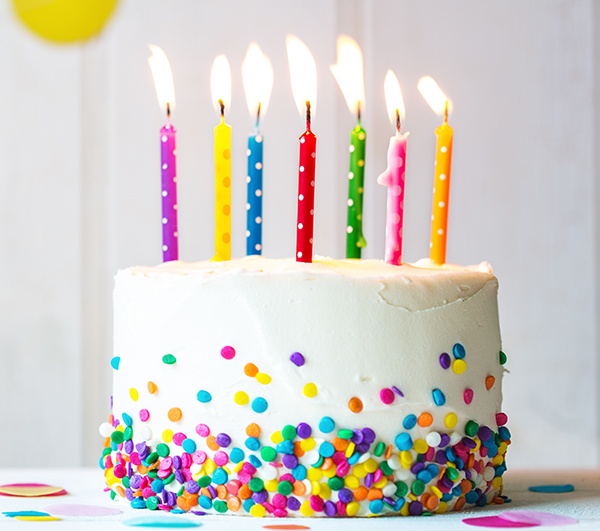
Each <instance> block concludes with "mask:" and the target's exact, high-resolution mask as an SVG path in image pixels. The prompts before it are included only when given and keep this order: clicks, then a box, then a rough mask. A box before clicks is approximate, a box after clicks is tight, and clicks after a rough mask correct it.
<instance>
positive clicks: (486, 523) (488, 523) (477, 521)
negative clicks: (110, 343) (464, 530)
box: [463, 516, 538, 528]
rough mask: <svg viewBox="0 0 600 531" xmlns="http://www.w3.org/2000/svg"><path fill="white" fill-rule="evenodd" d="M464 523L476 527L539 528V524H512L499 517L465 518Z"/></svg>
mask: <svg viewBox="0 0 600 531" xmlns="http://www.w3.org/2000/svg"><path fill="white" fill-rule="evenodd" d="M463 523H465V524H467V525H472V526H476V527H513V528H515V527H537V525H538V524H524V523H521V522H511V521H509V520H504V518H500V517H499V516H477V517H475V518H463Z"/></svg>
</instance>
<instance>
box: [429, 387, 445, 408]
mask: <svg viewBox="0 0 600 531" xmlns="http://www.w3.org/2000/svg"><path fill="white" fill-rule="evenodd" d="M431 396H432V398H433V401H434V403H435V405H436V406H443V405H444V404H445V403H446V397H445V396H444V393H442V391H441V390H440V389H434V390H433V391H431Z"/></svg>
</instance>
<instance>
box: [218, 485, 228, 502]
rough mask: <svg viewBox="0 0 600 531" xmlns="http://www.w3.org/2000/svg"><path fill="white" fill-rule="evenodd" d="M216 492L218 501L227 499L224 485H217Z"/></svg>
mask: <svg viewBox="0 0 600 531" xmlns="http://www.w3.org/2000/svg"><path fill="white" fill-rule="evenodd" d="M216 491H217V498H219V499H220V500H226V499H227V487H225V485H217V488H216Z"/></svg>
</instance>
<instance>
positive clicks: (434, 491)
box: [429, 485, 444, 498]
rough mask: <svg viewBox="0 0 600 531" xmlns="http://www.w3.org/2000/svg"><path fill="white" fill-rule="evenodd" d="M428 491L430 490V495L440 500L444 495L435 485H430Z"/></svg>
mask: <svg viewBox="0 0 600 531" xmlns="http://www.w3.org/2000/svg"><path fill="white" fill-rule="evenodd" d="M429 489H430V490H431V494H433V495H434V496H435V497H436V498H441V497H442V496H443V495H444V493H443V492H442V491H441V490H440V489H438V488H437V487H436V486H435V485H432V486H431V487H429Z"/></svg>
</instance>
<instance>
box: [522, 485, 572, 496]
mask: <svg viewBox="0 0 600 531" xmlns="http://www.w3.org/2000/svg"><path fill="white" fill-rule="evenodd" d="M528 490H530V491H531V492H544V493H547V494H563V493H565V492H573V491H574V490H575V487H574V486H573V485H571V484H570V483H566V484H564V485H532V486H531V487H529V488H528Z"/></svg>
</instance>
